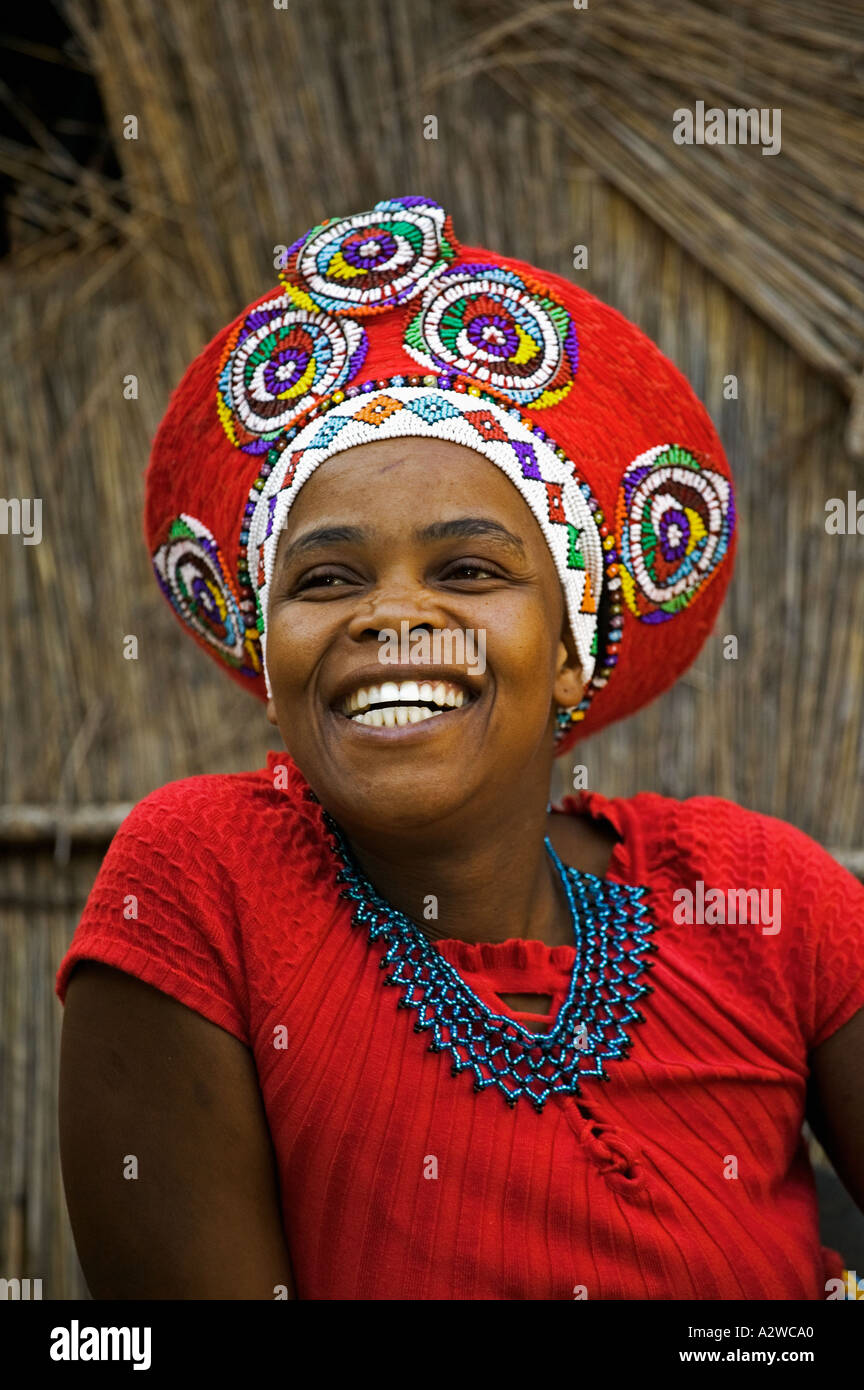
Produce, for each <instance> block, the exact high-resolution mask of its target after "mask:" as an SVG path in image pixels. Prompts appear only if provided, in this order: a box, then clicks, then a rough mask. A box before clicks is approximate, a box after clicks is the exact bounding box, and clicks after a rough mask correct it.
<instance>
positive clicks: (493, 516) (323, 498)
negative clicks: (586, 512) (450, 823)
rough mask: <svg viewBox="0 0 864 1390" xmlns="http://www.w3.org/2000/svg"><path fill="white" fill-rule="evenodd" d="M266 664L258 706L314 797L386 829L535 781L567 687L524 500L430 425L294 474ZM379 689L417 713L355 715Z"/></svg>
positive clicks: (565, 645) (558, 616) (431, 818)
mask: <svg viewBox="0 0 864 1390" xmlns="http://www.w3.org/2000/svg"><path fill="white" fill-rule="evenodd" d="M385 630H387V631H389V632H390V633H392V634H393V635H392V637H391V638H390V639H389V641H388V640H387V632H385ZM444 630H449V633H450V636H449V638H448V637H445V638H444V640H443V641H442V639H441V637H440V634H441V633H442V632H443V631H444ZM436 633H438V634H439V637H438V638H437V639H435V634H436ZM424 634H425V638H424ZM454 634H455V635H454ZM460 634H461V636H460ZM562 638H563V639H564V640H562ZM400 639H401V640H402V643H403V645H402V646H401V647H400V646H399V641H400ZM423 640H425V641H426V643H427V646H426V648H425V650H424V648H423V647H422V646H420V645H418V644H419V643H420V642H421V641H423ZM394 656H395V657H396V661H395V664H394V662H393V660H392V658H393V657H394ZM420 658H427V659H426V660H422V659H420ZM428 658H431V660H428ZM267 664H268V670H269V674H270V683H271V688H272V691H273V698H272V700H271V701H270V702H269V704H268V707H267V712H268V718H269V719H270V721H271V723H274V724H277V725H278V727H279V729H280V731H281V733H282V736H283V738H284V740H285V745H286V747H287V749H288V751H289V752H290V754H291V756H292V757H293V759H294V761H295V762H296V763H297V765H298V767H299V768H300V770H301V772H302V773H303V775H304V776H305V777H306V779H307V781H308V782H309V783H310V785H311V786H312V787H313V788H314V790H315V792H316V793H317V795H318V797H319V799H320V800H321V802H322V803H323V804H324V806H326V807H327V809H328V810H330V811H331V813H332V814H333V815H334V816H336V818H337V820H340V821H341V822H342V823H343V824H344V825H345V826H346V827H350V826H351V824H352V823H354V824H357V823H358V822H360V823H363V824H367V825H369V826H370V827H371V826H374V827H375V828H376V829H381V830H386V829H392V830H394V831H398V830H399V829H400V828H401V829H409V828H411V827H417V826H421V825H427V824H430V823H432V822H440V821H441V820H442V819H443V818H446V817H448V816H459V817H461V815H462V814H463V813H464V812H465V810H466V808H467V809H473V810H476V811H478V812H480V811H483V810H489V809H492V810H494V808H495V807H496V806H497V807H498V808H499V809H501V806H502V801H501V799H502V797H503V798H514V797H517V798H518V797H520V796H522V795H524V793H525V790H526V788H527V786H528V785H529V783H530V785H532V786H534V785H535V784H536V783H537V782H538V779H539V784H541V785H542V786H543V787H544V788H545V787H547V786H548V780H549V771H550V767H551V763H552V758H553V748H554V732H555V723H554V715H555V710H556V708H557V707H558V705H559V704H563V705H572V704H576V703H578V701H579V699H581V695H582V688H583V687H582V681H581V678H580V672H579V667H578V664H577V662H576V658H575V653H574V651H573V646H572V639H571V637H570V633H569V627H568V626H567V625H566V622H565V605H564V596H563V593H562V591H561V586H560V583H559V579H558V574H557V571H556V569H555V564H554V561H553V559H552V556H551V554H550V552H549V549H548V546H547V544H546V542H545V540H544V538H543V535H542V532H541V531H540V528H539V526H538V525H537V522H536V520H535V518H534V516H533V514H532V512H531V511H530V509H529V507H528V506H527V504H526V503H525V501H524V500H523V499H522V497H521V496H520V494H519V492H518V491H517V489H516V488H515V487H514V485H513V484H512V483H511V482H510V481H509V479H508V478H507V477H506V476H505V475H504V474H503V473H502V472H501V471H500V469H498V468H496V467H495V465H494V464H492V463H490V462H489V461H488V460H486V459H485V458H483V457H482V455H480V454H477V453H475V452H474V451H473V450H472V449H468V448H466V447H464V446H463V445H460V444H453V443H450V442H448V441H446V440H437V439H411V438H406V439H386V440H382V441H381V442H380V443H377V442H374V441H373V442H371V443H368V444H363V445H359V446H357V447H355V448H353V449H349V450H347V451H345V452H343V453H341V454H336V455H334V456H333V457H332V458H330V459H328V460H327V462H326V463H323V464H322V465H321V466H320V467H319V468H318V469H317V470H316V471H315V473H313V475H312V477H311V478H310V479H309V481H308V482H307V483H305V484H304V486H303V488H302V489H301V491H300V493H299V495H298V498H297V501H296V502H295V503H294V505H293V506H292V508H291V510H290V512H289V513H288V517H287V521H286V525H285V529H284V531H283V534H282V535H281V536H280V539H279V545H278V549H277V553H276V563H275V567H274V571H273V581H272V585H271V591H270V607H269V613H268V622H267ZM409 682H413V683H414V685H415V686H416V690H415V689H413V688H412V686H411V685H410V684H408V685H407V687H406V685H404V684H403V683H409ZM385 683H388V684H391V685H392V684H395V686H396V687H398V693H397V692H396V691H394V690H393V689H392V688H391V689H390V690H387V689H384V690H382V687H383V686H385ZM441 685H443V687H444V689H443V691H442V689H441ZM424 687H426V689H425V690H424ZM442 697H443V705H444V712H443V713H439V712H435V713H432V714H431V715H430V714H428V712H427V711H428V710H429V709H431V708H436V707H437V708H441V705H442ZM396 700H399V701H400V702H401V703H407V704H408V705H410V706H411V708H413V709H414V710H415V711H416V710H418V709H419V710H421V715H419V716H418V715H417V714H416V713H415V714H414V715H413V716H411V718H413V719H414V720H416V721H417V722H403V723H395V722H391V723H386V722H384V721H385V720H389V721H395V720H396V719H397V718H401V719H405V718H407V717H408V716H406V715H405V714H404V712H400V714H398V715H397V714H395V713H392V714H391V713H385V712H384V711H383V710H382V712H381V713H380V714H372V712H371V711H372V709H373V708H375V707H376V705H377V706H379V707H380V706H381V705H382V703H383V704H388V705H389V707H390V708H391V709H392V707H393V706H394V703H395V701H396ZM358 706H359V708H358ZM356 713H359V714H361V715H362V716H363V717H362V718H360V719H357V718H352V715H353V714H356ZM423 716H425V717H423Z"/></svg>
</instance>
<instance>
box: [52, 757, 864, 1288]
mask: <svg viewBox="0 0 864 1390" xmlns="http://www.w3.org/2000/svg"><path fill="white" fill-rule="evenodd" d="M277 764H279V765H281V766H282V767H284V769H285V772H284V773H282V774H281V777H282V779H283V780H287V787H285V788H279V789H277V788H276V787H275V786H274V774H275V771H276V768H277ZM307 790H308V788H307V784H306V782H305V780H304V779H303V777H302V776H301V774H300V773H299V771H298V770H297V769H296V767H294V765H293V763H291V761H290V759H289V758H288V756H287V755H286V754H278V755H277V754H270V755H269V757H268V762H267V767H266V768H263V769H261V770H260V771H257V772H250V773H241V774H235V775H229V776H206V777H193V778H189V779H187V780H185V781H180V782H174V783H171V784H170V785H168V786H166V787H163V788H162V789H161V790H159V791H156V792H154V793H152V795H150V796H148V797H146V798H145V799H144V800H143V801H142V802H140V803H139V805H138V806H136V808H135V809H134V811H133V812H132V814H131V815H130V816H129V817H128V818H127V819H126V821H125V822H124V823H123V825H122V826H121V828H120V830H119V831H118V833H117V835H116V836H115V838H114V840H113V842H112V844H111V846H110V849H109V850H108V853H107V855H106V857H105V860H104V863H103V865H102V868H101V870H100V872H99V875H98V877H97V880H96V883H95V884H94V887H93V890H92V892H91V894H90V897H89V899H88V902H87V906H86V909H85V912H84V915H83V917H82V919H81V922H80V924H79V926H78V928H77V930H76V932H75V935H74V938H73V941H72V944H71V946H70V948H69V951H68V953H67V954H66V956H65V958H64V960H63V962H62V964H61V967H60V970H59V972H58V975H57V986H56V987H57V993H58V995H59V997H60V999H61V1000H63V999H64V998H65V991H66V985H67V982H68V980H69V976H70V973H71V971H72V968H73V967H74V965H75V963H76V962H77V961H80V960H82V959H93V960H100V961H104V962H105V963H107V964H109V965H113V966H116V967H118V968H119V969H121V970H125V971H127V972H129V973H130V974H133V975H136V976H138V977H139V978H140V979H143V980H146V981H147V982H148V983H150V984H152V985H154V986H156V987H157V988H159V989H161V990H163V991H164V992H165V993H167V994H170V995H172V996H173V997H174V998H176V999H178V1000H180V1001H181V1002H183V1003H185V1004H187V1005H188V1006H189V1007H190V1008H193V1009H195V1010H196V1011H198V1012H199V1013H201V1014H203V1015H204V1016H205V1017H206V1018H208V1019H210V1020H212V1021H213V1022H214V1023H216V1024H218V1025H219V1026H220V1027H222V1028H225V1029H227V1030H228V1031H229V1032H230V1033H232V1034H234V1036H236V1037H237V1038H239V1039H240V1040H241V1041H242V1042H244V1043H245V1044H247V1045H248V1046H249V1047H250V1048H251V1049H252V1051H253V1053H254V1056H255V1060H256V1064H257V1068H258V1074H259V1078H260V1084H261V1090H262V1094H263V1097H264V1103H265V1106H266V1112H267V1117H268V1121H269V1125H270V1129H271V1131H272V1135H273V1143H274V1148H275V1152H276V1156H277V1161H278V1166H279V1177H280V1183H281V1194H282V1204H283V1212H284V1224H285V1233H286V1238H287V1242H288V1248H289V1250H290V1254H291V1261H292V1266H293V1271H294V1276H295V1279H296V1284H297V1291H298V1296H299V1297H301V1298H314V1299H340V1298H342V1299H388V1298H393V1299H566V1300H569V1299H573V1298H574V1297H575V1296H577V1295H576V1290H577V1289H578V1288H579V1287H580V1286H584V1289H585V1291H586V1293H587V1296H588V1298H590V1299H691V1298H693V1299H736V1298H743V1299H769V1298H782V1299H812V1300H821V1299H823V1298H824V1297H825V1290H824V1285H825V1280H826V1279H827V1278H829V1277H840V1272H841V1268H842V1260H841V1258H840V1256H839V1255H837V1254H836V1253H835V1252H833V1251H823V1250H822V1249H821V1247H820V1242H819V1234H818V1213H817V1202H816V1192H815V1185H814V1181H813V1175H812V1172H811V1169H810V1165H809V1161H808V1158H807V1153H806V1147H805V1145H804V1142H803V1140H802V1137H801V1122H802V1118H803V1107H804V1099H805V1086H806V1081H807V1076H808V1060H807V1059H808V1052H809V1051H810V1050H811V1049H812V1048H813V1047H815V1046H816V1045H817V1044H818V1043H820V1042H822V1041H824V1039H825V1038H827V1037H829V1036H830V1035H831V1034H832V1033H833V1032H834V1031H835V1030H836V1029H838V1028H839V1027H841V1026H842V1024H843V1023H845V1022H846V1021H847V1020H848V1019H849V1018H851V1017H852V1015H853V1014H854V1013H855V1012H856V1010H857V1009H859V1008H860V1007H861V1006H862V1005H864V888H862V886H861V885H860V884H859V883H858V882H857V880H855V879H854V878H853V877H852V876H851V875H850V874H849V873H847V872H846V870H844V869H843V868H841V867H840V866H839V865H838V864H837V863H836V862H835V861H834V860H833V859H832V858H831V857H830V856H829V855H828V854H827V853H826V852H825V851H824V850H823V849H822V848H821V847H820V846H818V845H817V844H816V843H815V842H814V841H812V840H811V839H809V838H808V837H807V836H806V835H804V834H802V833H801V832H800V831H798V830H796V829H794V828H793V827H791V826H789V825H787V824H785V823H784V822H782V821H778V820H775V819H773V818H771V817H769V816H764V815H760V814H757V813H756V812H752V811H746V810H742V809H741V808H740V807H738V806H735V805H733V804H732V803H730V802H727V801H723V800H720V799H718V798H715V797H695V798H692V799H690V800H687V801H674V800H672V799H669V798H666V797H661V796H657V795H655V794H653V793H647V792H646V793H640V794H639V795H637V796H634V797H632V798H630V799H628V800H623V799H618V800H613V799H608V798H605V797H603V796H601V795H599V794H598V793H596V792H595V793H582V794H580V795H579V796H575V797H568V798H566V799H565V801H564V802H562V803H561V804H560V806H559V807H558V808H556V809H558V810H560V811H561V812H562V813H567V814H574V815H578V814H588V815H590V816H592V817H598V818H604V819H606V820H608V821H609V822H611V824H612V825H613V826H614V827H615V828H616V830H617V831H618V832H619V834H620V835H621V836H622V840H621V842H620V843H619V844H618V845H617V847H616V849H615V851H614V854H613V858H612V862H611V865H610V870H609V875H608V877H609V878H610V879H611V880H614V881H617V882H629V883H639V884H644V885H645V886H646V887H647V888H648V890H649V893H648V896H649V901H650V906H651V910H652V912H653V916H654V920H655V923H656V930H655V933H654V936H653V939H654V941H655V943H656V945H657V947H658V954H657V955H656V956H654V957H653V960H654V962H655V969H654V970H653V971H652V972H651V975H650V982H651V984H652V986H653V992H651V993H649V994H647V995H646V996H645V997H644V998H643V999H642V1000H640V1009H641V1011H642V1013H643V1014H644V1022H641V1023H631V1024H630V1025H629V1032H630V1036H631V1040H632V1044H633V1046H632V1050H631V1052H630V1055H629V1056H628V1057H626V1058H622V1059H620V1060H617V1061H611V1062H608V1063H607V1064H606V1065H607V1071H608V1081H607V1082H606V1083H604V1082H602V1081H600V1080H599V1079H593V1078H587V1079H585V1080H584V1081H583V1095H582V1097H581V1099H578V1100H577V1099H576V1098H574V1097H572V1096H568V1097H563V1098H562V1097H556V1098H552V1099H550V1100H549V1101H548V1102H547V1104H546V1107H545V1109H544V1110H543V1112H542V1113H539V1114H538V1113H537V1111H536V1110H534V1109H533V1107H532V1106H531V1105H530V1104H528V1103H524V1102H522V1101H520V1102H519V1103H517V1105H516V1106H515V1107H514V1108H513V1109H510V1107H508V1105H507V1104H506V1103H505V1101H504V1098H503V1097H502V1096H501V1094H500V1093H499V1092H498V1091H497V1089H496V1088H491V1089H489V1090H487V1091H484V1092H482V1093H480V1094H477V1093H475V1092H474V1090H473V1085H472V1080H471V1077H470V1074H469V1073H463V1074H460V1075H458V1076H453V1075H451V1071H450V1065H451V1059H450V1057H449V1056H448V1054H447V1053H446V1052H443V1053H431V1052H429V1051H428V1043H429V1037H430V1035H429V1034H428V1033H416V1032H415V1031H414V1027H413V1025H414V1022H415V1018H416V1016H415V1014H414V1013H413V1011H412V1010H410V1009H400V1008H398V1007H397V1003H398V1000H399V994H400V991H399V990H398V989H395V988H392V987H391V988H387V987H384V986H383V972H382V971H380V970H379V968H378V963H379V961H380V959H381V955H382V954H383V949H384V948H383V945H382V944H381V943H374V944H373V943H370V942H369V939H368V937H367V935H366V932H365V929H364V928H362V927H355V926H353V925H352V905H351V904H350V903H348V902H346V901H345V900H343V899H340V897H339V888H338V885H337V883H336V871H337V868H338V865H337V862H336V860H335V858H334V855H333V852H332V850H331V848H330V845H329V842H328V840H327V838H326V836H325V832H324V828H323V824H322V820H321V808H320V807H319V806H318V805H317V804H315V803H314V802H313V801H311V800H309V799H308V797H307V796H306V792H307ZM697 880H702V882H703V883H704V884H705V885H706V892H707V891H708V889H710V888H712V887H713V888H719V889H721V890H722V891H724V892H726V891H728V890H730V889H735V888H745V889H751V888H769V889H774V888H778V889H780V891H781V895H782V896H781V903H782V919H781V930H780V932H779V933H778V934H776V935H767V934H763V932H762V931H761V929H760V927H759V926H758V925H755V924H749V923H745V924H740V925H737V926H736V925H726V926H713V927H712V926H707V925H698V924H695V925H691V926H679V925H675V923H674V921H673V915H672V914H673V908H674V900H673V898H672V894H673V892H674V890H675V889H676V888H678V887H682V886H683V887H686V888H688V889H689V890H690V891H691V892H692V891H694V888H695V884H696V881H697ZM130 895H132V896H131V897H130ZM136 912H137V916H136V915H134V914H135V913H136ZM439 949H440V950H441V951H442V952H443V954H444V955H445V956H446V957H447V959H448V960H449V961H450V962H451V963H452V964H453V965H454V966H455V967H456V968H457V969H458V970H459V971H460V972H461V973H462V974H464V976H465V978H466V979H467V980H468V981H469V983H470V984H471V986H472V987H473V988H474V990H475V992H476V993H477V994H478V995H479V996H480V997H481V998H483V999H485V1000H486V1002H489V1003H490V1004H491V1005H492V1006H493V1007H494V1008H495V1009H496V1011H497V1012H499V1013H503V1014H505V1015H511V1016H512V1017H514V1018H518V1019H519V1020H520V1021H522V1022H525V1023H526V1024H527V1025H528V1026H533V1027H534V1028H541V1027H542V1023H538V1020H537V1019H535V1020H534V1022H533V1024H532V1022H531V1018H530V1016H528V1015H525V1014H511V1011H510V1010H508V1009H507V1008H506V1006H505V1005H503V1004H502V1003H501V1002H500V1000H499V999H498V998H497V993H496V991H498V990H501V991H503V992H504V993H538V994H547V995H550V996H551V997H552V1005H551V1010H550V1013H549V1015H548V1018H547V1020H546V1021H547V1023H548V1022H551V1021H553V1019H554V1015H555V1014H556V1013H557V1011H558V1008H559V1007H560V1005H561V1002H562V999H563V997H564V994H565V993H566V990H567V986H568V981H569V973H570V971H571V970H572V965H573V961H574V957H575V951H574V948H572V947H569V946H556V947H547V946H545V945H543V943H541V942H538V941H523V940H509V941H504V942H499V943H488V942H486V943H481V944H476V943H473V944H472V943H469V942H464V941H456V940H452V939H448V940H446V941H444V942H441V943H440V945H439ZM283 1025H284V1027H285V1029H286V1030H287V1047H286V1048H284V1049H281V1048H278V1047H275V1046H274V1038H275V1037H276V1036H277V1034H276V1032H275V1031H274V1030H277V1029H281V1027H282V1026H283ZM733 1159H734V1160H735V1163H737V1174H738V1176H737V1177H727V1176H724V1172H726V1173H728V1172H730V1171H732V1169H733V1163H732V1160H733ZM433 1160H434V1162H433Z"/></svg>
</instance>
